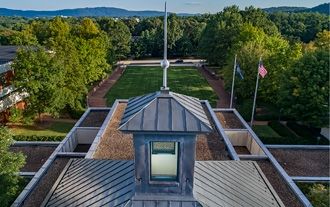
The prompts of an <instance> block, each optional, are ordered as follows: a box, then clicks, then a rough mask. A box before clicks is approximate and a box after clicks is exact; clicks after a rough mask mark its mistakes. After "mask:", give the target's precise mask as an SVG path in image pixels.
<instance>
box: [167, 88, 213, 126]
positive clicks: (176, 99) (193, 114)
mask: <svg viewBox="0 0 330 207" xmlns="http://www.w3.org/2000/svg"><path fill="white" fill-rule="evenodd" d="M172 94H175V95H183V96H186V97H189V98H192V99H195V100H196V101H198V102H199V103H200V100H199V99H198V98H195V97H192V96H187V95H184V94H178V93H172ZM175 95H174V96H172V97H173V99H175V101H177V102H178V103H179V104H180V105H181V106H182V107H183V108H184V109H185V110H187V111H188V112H189V113H190V114H191V115H192V116H193V117H195V118H196V119H198V120H199V121H200V122H202V123H203V124H204V126H205V127H206V128H210V129H212V130H213V128H212V126H211V123H210V121H209V119H208V118H207V117H206V115H205V121H208V122H209V126H208V125H206V123H205V121H204V120H202V119H200V118H199V117H198V116H196V115H195V113H193V112H192V111H191V110H189V109H188V108H187V107H186V106H184V105H183V104H182V103H181V101H180V100H178V98H177V97H176V96H175ZM200 106H201V109H202V110H203V111H204V109H203V107H202V105H200Z"/></svg>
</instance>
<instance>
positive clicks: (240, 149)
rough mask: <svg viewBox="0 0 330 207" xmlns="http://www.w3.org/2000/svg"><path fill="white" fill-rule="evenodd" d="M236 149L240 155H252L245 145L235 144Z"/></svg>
mask: <svg viewBox="0 0 330 207" xmlns="http://www.w3.org/2000/svg"><path fill="white" fill-rule="evenodd" d="M234 149H235V151H236V153H237V154H239V155H250V154H251V152H250V151H249V150H248V148H247V147H245V146H234Z"/></svg>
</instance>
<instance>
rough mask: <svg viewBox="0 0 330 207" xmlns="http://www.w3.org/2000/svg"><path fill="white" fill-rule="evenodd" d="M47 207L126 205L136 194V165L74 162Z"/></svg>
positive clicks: (60, 180)
mask: <svg viewBox="0 0 330 207" xmlns="http://www.w3.org/2000/svg"><path fill="white" fill-rule="evenodd" d="M68 165H69V166H68V168H67V169H65V170H66V171H65V170H64V171H65V172H64V175H63V177H62V178H61V177H59V179H58V182H57V183H55V184H54V186H53V189H52V191H51V192H50V193H49V195H48V196H47V198H46V199H45V201H44V203H43V206H47V207H51V206H61V207H64V206H67V207H69V206H77V207H78V206H95V207H96V206H97V207H99V206H124V205H125V204H126V203H127V202H128V201H129V200H130V199H131V198H132V196H133V193H134V162H133V161H119V160H115V161H113V160H91V159H71V161H70V162H69V164H68Z"/></svg>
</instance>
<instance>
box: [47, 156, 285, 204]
mask: <svg viewBox="0 0 330 207" xmlns="http://www.w3.org/2000/svg"><path fill="white" fill-rule="evenodd" d="M194 180H195V182H194V197H195V198H196V200H197V202H196V201H189V200H185V199H182V198H181V199H180V198H178V197H165V198H164V197H157V196H155V197H153V196H150V197H148V199H147V200H143V201H141V200H140V201H139V200H134V199H133V200H132V197H133V195H134V163H133V161H118V160H116V161H114V160H92V159H71V160H70V161H69V163H68V164H67V167H66V168H65V169H64V171H63V172H62V174H61V176H59V178H58V180H57V181H56V183H55V185H54V186H53V189H52V190H51V191H50V193H49V194H48V196H47V197H46V199H45V201H44V203H43V204H44V206H49V207H51V206H145V207H149V206H150V207H153V206H163V205H165V206H200V205H202V206H233V207H236V206H253V207H256V206H260V207H266V206H270V207H271V206H284V205H283V203H282V202H281V200H280V199H279V197H278V196H277V194H276V192H275V191H274V189H273V188H272V186H271V185H270V184H269V182H268V181H267V179H266V178H265V176H264V174H263V173H262V171H261V170H260V168H259V167H258V165H257V164H256V163H255V162H252V161H197V162H196V165H195V178H194Z"/></svg>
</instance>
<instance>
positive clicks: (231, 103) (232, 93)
mask: <svg viewBox="0 0 330 207" xmlns="http://www.w3.org/2000/svg"><path fill="white" fill-rule="evenodd" d="M236 59H237V55H235V61H234V70H233V81H232V83H231V94H230V106H229V108H233V99H234V85H235V72H236Z"/></svg>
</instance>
